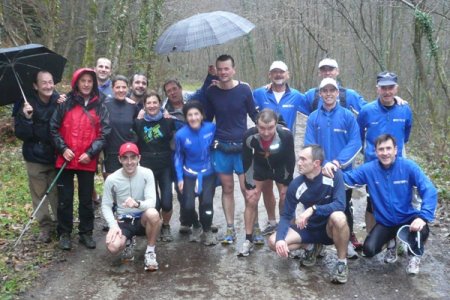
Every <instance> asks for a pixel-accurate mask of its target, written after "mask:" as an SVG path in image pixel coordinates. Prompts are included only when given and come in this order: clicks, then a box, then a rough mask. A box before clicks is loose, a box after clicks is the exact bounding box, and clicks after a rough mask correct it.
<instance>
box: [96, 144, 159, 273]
mask: <svg viewBox="0 0 450 300" xmlns="http://www.w3.org/2000/svg"><path fill="white" fill-rule="evenodd" d="M140 159H141V156H140V155H139V149H138V147H137V146H136V145H135V144H133V143H125V144H123V145H122V146H121V147H120V150H119V161H120V163H121V164H122V168H121V169H119V170H117V171H115V172H114V173H112V174H111V175H110V176H108V178H106V181H105V185H104V190H103V201H102V213H103V217H104V218H105V220H106V221H107V223H108V226H109V228H110V229H109V231H108V234H107V235H106V247H107V249H108V251H109V252H111V253H112V254H118V253H119V252H121V251H122V259H124V260H133V259H134V253H133V246H134V242H133V238H134V236H136V235H146V237H147V249H146V251H145V256H144V262H145V267H144V269H145V270H146V271H156V270H158V262H157V261H156V254H155V246H156V239H157V237H158V233H159V231H160V229H161V221H160V218H159V214H158V211H157V210H156V209H155V204H156V190H155V180H154V177H153V173H152V171H151V170H150V169H147V168H144V167H141V166H138V164H139V161H140ZM114 203H116V204H117V211H116V217H117V218H116V217H115V216H114V213H113V205H114Z"/></svg>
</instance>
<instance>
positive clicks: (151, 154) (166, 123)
mask: <svg viewBox="0 0 450 300" xmlns="http://www.w3.org/2000/svg"><path fill="white" fill-rule="evenodd" d="M144 111H145V113H144V117H143V119H137V120H136V121H135V124H134V131H135V132H136V134H137V137H138V141H137V144H138V147H139V150H140V151H141V155H142V158H141V165H142V166H143V167H146V168H149V169H151V170H152V171H153V175H154V177H155V185H156V186H157V187H159V191H158V189H157V202H156V209H157V210H158V211H159V210H161V216H162V220H163V225H162V227H161V236H160V237H161V240H162V241H163V242H171V241H172V240H173V237H172V234H171V231H170V225H169V223H170V219H171V217H172V178H171V165H172V164H173V159H172V148H171V141H172V139H173V136H174V133H175V130H176V129H175V121H174V120H173V119H171V118H164V116H163V112H162V110H161V97H160V96H159V95H158V94H157V93H155V92H149V93H147V96H146V97H145V99H144Z"/></svg>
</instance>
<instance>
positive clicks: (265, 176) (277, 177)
mask: <svg viewBox="0 0 450 300" xmlns="http://www.w3.org/2000/svg"><path fill="white" fill-rule="evenodd" d="M253 168H254V171H253V179H254V180H257V181H264V180H273V181H275V182H276V183H280V184H283V185H286V186H288V185H289V183H290V182H291V181H292V175H290V176H288V177H287V178H286V174H287V172H285V169H284V168H275V169H269V168H263V167H258V166H256V165H255V166H254V167H253Z"/></svg>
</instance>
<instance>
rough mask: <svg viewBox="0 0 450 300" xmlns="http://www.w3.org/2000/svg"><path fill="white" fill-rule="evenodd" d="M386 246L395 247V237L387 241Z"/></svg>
mask: <svg viewBox="0 0 450 300" xmlns="http://www.w3.org/2000/svg"><path fill="white" fill-rule="evenodd" d="M387 247H388V248H389V249H391V248H394V247H395V239H391V240H389V242H388V243H387Z"/></svg>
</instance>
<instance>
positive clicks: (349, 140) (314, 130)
mask: <svg viewBox="0 0 450 300" xmlns="http://www.w3.org/2000/svg"><path fill="white" fill-rule="evenodd" d="M319 89H320V96H321V98H322V99H323V104H322V106H321V107H320V108H319V109H317V110H315V111H314V112H312V113H311V114H310V115H309V117H308V121H307V123H306V132H305V145H312V144H318V145H320V146H321V147H322V148H323V149H324V152H325V161H324V166H323V172H324V174H325V175H328V174H330V173H331V172H332V168H333V167H338V168H340V169H342V170H350V169H352V163H353V160H354V159H355V158H356V155H357V154H358V153H359V151H360V150H361V138H360V135H359V127H358V124H357V123H356V120H355V118H354V116H353V114H352V113H351V112H350V111H349V110H348V109H345V108H343V107H342V106H341V105H339V104H337V97H338V95H339V88H338V85H337V82H336V80H334V79H332V78H325V79H323V80H322V82H321V83H320V86H319ZM345 194H346V197H345V198H346V209H345V215H346V216H347V222H348V225H349V228H350V233H353V213H352V210H353V209H352V202H351V201H352V189H348V190H347V191H346V193H345ZM347 254H348V257H349V258H357V257H358V254H357V253H356V251H355V249H354V248H353V244H352V243H351V242H349V245H348V253H347Z"/></svg>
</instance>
